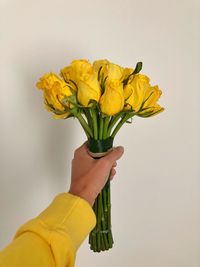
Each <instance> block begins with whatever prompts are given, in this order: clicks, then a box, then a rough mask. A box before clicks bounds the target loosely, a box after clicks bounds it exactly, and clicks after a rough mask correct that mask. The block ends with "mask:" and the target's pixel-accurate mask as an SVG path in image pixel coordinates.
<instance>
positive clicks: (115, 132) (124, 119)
mask: <svg viewBox="0 0 200 267" xmlns="http://www.w3.org/2000/svg"><path fill="white" fill-rule="evenodd" d="M133 116H134V115H133V114H130V113H127V114H125V115H124V116H123V117H122V118H121V120H120V122H119V123H118V124H117V126H116V127H115V129H114V131H113V132H112V134H111V136H112V137H113V138H114V137H115V135H116V134H117V133H118V131H119V130H120V128H121V127H122V125H123V124H124V123H125V122H126V121H127V120H128V119H130V118H131V117H133Z"/></svg>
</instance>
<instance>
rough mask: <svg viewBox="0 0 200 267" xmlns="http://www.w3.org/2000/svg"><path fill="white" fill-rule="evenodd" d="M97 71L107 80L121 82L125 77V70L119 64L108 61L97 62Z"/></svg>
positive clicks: (94, 65)
mask: <svg viewBox="0 0 200 267" xmlns="http://www.w3.org/2000/svg"><path fill="white" fill-rule="evenodd" d="M93 67H94V69H95V71H97V72H98V71H99V69H100V68H101V71H100V77H101V78H103V79H105V78H106V77H107V78H106V79H107V80H121V79H122V77H123V68H122V67H120V66H119V65H117V64H113V63H111V62H109V61H108V60H107V59H103V60H96V61H94V63H93Z"/></svg>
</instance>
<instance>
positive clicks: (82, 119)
mask: <svg viewBox="0 0 200 267" xmlns="http://www.w3.org/2000/svg"><path fill="white" fill-rule="evenodd" d="M76 117H77V119H78V120H79V122H80V124H81V126H82V127H83V129H84V131H85V133H86V135H87V137H88V138H89V137H93V134H92V130H91V129H90V127H89V126H88V124H87V122H86V121H85V119H84V118H83V116H82V115H81V113H79V114H77V115H76Z"/></svg>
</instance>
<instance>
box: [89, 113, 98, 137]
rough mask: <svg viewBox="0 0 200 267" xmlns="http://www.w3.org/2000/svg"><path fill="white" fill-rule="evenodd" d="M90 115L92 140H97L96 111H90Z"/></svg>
mask: <svg viewBox="0 0 200 267" xmlns="http://www.w3.org/2000/svg"><path fill="white" fill-rule="evenodd" d="M90 114H91V117H92V121H93V138H94V139H95V140H97V139H98V124H97V114H96V110H94V109H90Z"/></svg>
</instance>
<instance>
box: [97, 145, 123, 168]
mask: <svg viewBox="0 0 200 267" xmlns="http://www.w3.org/2000/svg"><path fill="white" fill-rule="evenodd" d="M123 153H124V148H123V146H118V147H115V148H114V149H113V150H112V151H110V152H109V153H108V154H107V155H105V156H104V157H103V158H102V159H101V160H102V161H104V162H107V163H109V165H110V167H111V166H112V165H113V164H114V162H115V161H116V160H118V159H120V158H121V156H122V155H123Z"/></svg>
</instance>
